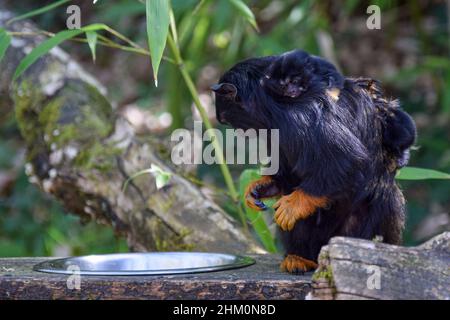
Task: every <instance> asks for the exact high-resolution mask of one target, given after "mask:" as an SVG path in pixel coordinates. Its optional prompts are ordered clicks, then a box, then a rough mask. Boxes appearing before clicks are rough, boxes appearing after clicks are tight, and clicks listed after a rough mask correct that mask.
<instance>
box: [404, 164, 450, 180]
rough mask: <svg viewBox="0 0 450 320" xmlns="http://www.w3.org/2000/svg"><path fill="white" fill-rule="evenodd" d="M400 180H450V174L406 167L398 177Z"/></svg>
mask: <svg viewBox="0 0 450 320" xmlns="http://www.w3.org/2000/svg"><path fill="white" fill-rule="evenodd" d="M396 179H398V180H427V179H445V180H447V179H450V174H448V173H445V172H440V171H436V170H431V169H422V168H415V167H405V168H403V169H401V170H400V171H399V172H398V173H397V176H396Z"/></svg>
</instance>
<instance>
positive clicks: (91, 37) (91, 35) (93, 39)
mask: <svg viewBox="0 0 450 320" xmlns="http://www.w3.org/2000/svg"><path fill="white" fill-rule="evenodd" d="M86 39H87V42H88V45H89V49H91V53H92V60H94V62H95V58H96V54H95V49H96V46H97V32H95V31H88V32H86Z"/></svg>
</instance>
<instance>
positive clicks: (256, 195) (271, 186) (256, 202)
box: [245, 176, 281, 211]
mask: <svg viewBox="0 0 450 320" xmlns="http://www.w3.org/2000/svg"><path fill="white" fill-rule="evenodd" d="M280 193H281V192H280V190H279V189H278V187H277V186H276V185H275V181H274V180H273V179H272V178H271V177H270V176H263V177H262V178H260V179H258V180H256V181H253V182H252V183H250V184H249V185H248V186H247V189H246V190H245V204H246V205H247V207H249V208H252V209H254V210H258V211H260V210H266V209H267V206H266V205H265V204H264V203H263V202H262V201H261V199H266V198H271V197H275V196H277V195H279V194H280Z"/></svg>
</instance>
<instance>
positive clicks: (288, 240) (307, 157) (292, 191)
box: [212, 50, 416, 272]
mask: <svg viewBox="0 0 450 320" xmlns="http://www.w3.org/2000/svg"><path fill="white" fill-rule="evenodd" d="M212 89H213V90H214V91H215V93H216V112H217V119H218V120H219V121H220V122H221V123H226V124H230V125H231V126H233V127H235V128H241V129H244V130H245V129H249V128H254V129H269V130H270V129H279V134H280V145H279V148H280V168H279V171H278V173H277V174H275V175H273V176H264V177H262V179H260V180H258V181H255V182H254V183H252V184H250V185H249V186H248V188H247V192H246V199H247V205H248V206H250V207H252V208H254V209H257V210H263V209H265V208H266V207H265V205H264V203H263V202H262V200H263V199H265V198H269V197H275V196H280V199H279V200H278V202H277V203H276V204H275V206H274V208H275V210H276V211H275V221H276V223H277V224H278V225H279V227H280V229H281V236H282V240H283V243H284V245H285V249H286V258H285V260H284V261H283V263H282V265H281V267H282V269H284V270H287V271H289V272H304V271H308V270H311V269H314V268H315V267H316V261H317V257H318V254H319V251H320V248H321V247H322V246H323V245H325V244H327V243H328V241H329V239H330V238H331V237H334V236H348V237H357V238H364V239H373V238H375V237H376V236H381V237H382V239H383V241H384V242H386V243H392V244H398V243H400V241H401V237H402V230H403V226H404V220H405V214H404V198H403V195H402V193H401V191H400V189H399V188H398V186H397V184H396V182H395V174H396V172H397V170H398V169H399V168H401V167H403V166H405V165H406V163H407V162H408V159H409V147H410V146H411V145H412V144H413V143H414V141H415V137H416V128H415V125H414V122H413V120H412V118H411V117H410V116H409V115H408V114H406V113H405V112H404V111H403V110H402V109H401V108H400V106H399V104H398V102H397V101H396V100H390V99H388V98H386V97H385V96H384V94H383V92H382V90H381V88H380V86H379V84H378V83H377V82H376V81H374V80H371V79H363V78H359V79H351V78H345V77H343V76H342V75H341V74H340V73H339V72H338V71H337V70H336V68H335V67H334V66H333V65H332V64H331V63H329V62H327V61H326V60H324V59H322V58H319V57H315V56H312V55H309V54H307V53H306V52H304V51H300V50H295V51H291V52H287V53H284V54H282V55H279V56H269V57H263V58H254V59H248V60H245V61H243V62H240V63H238V64H236V65H235V66H234V67H233V68H231V69H230V70H229V71H228V72H226V73H225V74H224V75H223V76H222V78H221V79H220V81H219V84H217V85H215V86H213V88H212ZM271 147H272V148H273V147H275V146H271Z"/></svg>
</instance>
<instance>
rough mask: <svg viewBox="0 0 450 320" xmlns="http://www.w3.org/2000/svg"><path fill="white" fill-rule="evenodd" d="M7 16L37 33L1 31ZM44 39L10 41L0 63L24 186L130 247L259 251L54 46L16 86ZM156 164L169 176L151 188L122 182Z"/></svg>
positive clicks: (2, 13)
mask: <svg viewBox="0 0 450 320" xmlns="http://www.w3.org/2000/svg"><path fill="white" fill-rule="evenodd" d="M11 17H12V14H11V13H10V12H8V11H7V10H2V9H1V8H0V27H3V28H6V29H7V30H9V31H20V32H36V31H37V30H36V28H35V27H34V26H33V25H32V24H30V23H29V22H22V21H19V22H16V23H13V24H10V25H7V26H5V22H6V21H7V20H8V19H10V18H11ZM42 40H43V38H42V37H38V36H35V37H21V38H13V39H12V45H11V46H10V48H9V49H8V50H7V52H6V56H5V58H4V59H3V61H2V63H1V64H0V70H1V80H0V95H1V98H2V99H1V100H2V102H0V104H1V105H3V106H6V105H12V106H13V107H14V108H15V113H16V119H17V123H18V126H19V127H20V131H21V134H22V136H23V138H24V140H25V143H26V145H27V150H28V152H27V161H28V162H27V164H26V171H27V174H28V175H29V178H30V181H31V182H33V183H36V184H37V185H39V186H40V187H41V188H42V190H44V191H45V192H47V193H49V194H52V195H53V196H54V197H56V198H57V199H59V200H60V201H61V202H62V203H63V205H64V206H65V208H66V209H67V210H68V211H69V212H72V213H74V214H77V215H79V216H80V217H81V218H82V219H94V220H95V221H97V222H100V223H106V224H110V225H112V227H113V228H114V230H115V231H116V232H118V233H121V234H125V235H126V236H127V239H128V243H129V245H130V247H131V248H132V249H133V250H136V251H147V250H186V249H189V250H196V251H221V252H234V253H236V252H264V251H263V250H262V249H261V248H260V246H259V245H258V244H257V243H256V242H255V241H254V240H253V238H252V237H251V236H250V235H249V234H248V233H246V232H244V231H243V229H242V228H241V226H240V225H239V224H237V223H236V222H235V221H234V220H233V219H232V218H231V217H230V216H229V215H228V214H227V213H225V212H224V211H223V210H222V209H221V208H220V207H219V206H218V205H217V204H215V203H214V202H212V201H211V200H210V199H208V198H207V197H206V196H205V195H204V194H202V193H201V192H200V190H199V189H198V188H197V187H196V186H194V185H193V184H192V183H191V182H189V181H188V180H187V179H185V178H184V177H182V176H181V175H178V174H176V173H175V172H174V170H173V169H172V168H170V167H169V166H168V165H167V163H169V161H170V157H169V156H168V155H167V154H169V155H170V151H169V150H167V148H165V147H164V146H162V145H161V144H160V143H158V142H155V141H151V139H146V140H142V139H139V138H138V137H137V136H136V135H135V133H134V132H133V129H132V127H131V126H130V125H129V124H128V122H127V121H126V120H125V119H123V118H121V117H118V116H116V115H115V113H114V110H113V108H112V107H111V104H110V102H109V101H108V100H107V99H106V98H105V96H104V94H105V93H106V90H105V89H104V88H103V87H102V86H101V85H100V84H99V83H98V82H97V81H96V80H95V78H94V77H93V76H91V75H89V74H88V73H86V72H85V71H84V70H83V69H82V68H81V67H80V66H79V65H78V64H77V63H76V62H75V61H74V60H72V59H71V58H70V56H69V55H68V54H67V53H65V52H64V51H63V50H61V49H60V48H55V49H53V50H51V52H50V53H49V54H47V55H45V56H44V57H43V58H41V59H39V60H38V61H37V62H36V63H35V64H33V65H32V66H31V67H30V68H29V69H28V70H27V71H26V73H25V74H24V75H23V76H22V77H21V78H20V79H19V80H18V81H16V82H15V83H13V82H12V74H13V72H14V70H15V69H16V67H17V65H18V63H19V62H20V60H21V59H22V58H23V57H24V56H25V54H26V53H29V52H30V50H31V49H32V48H33V47H35V46H36V45H37V44H38V43H39V42H41V41H42ZM151 164H155V165H157V166H159V167H160V168H162V169H163V170H164V171H168V172H171V173H172V178H171V180H170V181H169V184H168V185H167V186H165V187H163V188H162V189H159V190H158V189H157V188H156V186H155V181H154V178H153V177H152V176H151V175H145V176H142V177H139V178H136V179H135V180H133V182H132V183H131V184H130V185H129V186H128V188H127V189H126V190H125V192H122V186H123V183H124V181H125V180H126V179H127V178H128V177H129V176H130V175H132V174H134V173H136V172H138V171H140V170H143V169H147V168H149V167H150V166H151Z"/></svg>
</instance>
